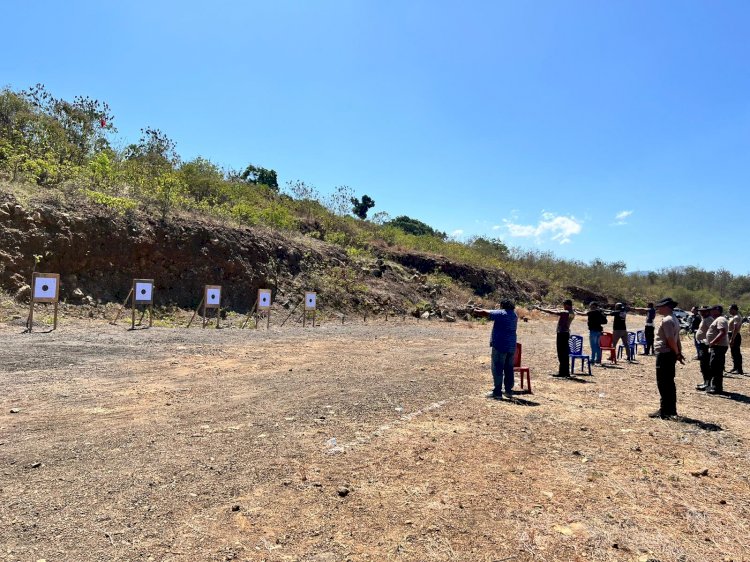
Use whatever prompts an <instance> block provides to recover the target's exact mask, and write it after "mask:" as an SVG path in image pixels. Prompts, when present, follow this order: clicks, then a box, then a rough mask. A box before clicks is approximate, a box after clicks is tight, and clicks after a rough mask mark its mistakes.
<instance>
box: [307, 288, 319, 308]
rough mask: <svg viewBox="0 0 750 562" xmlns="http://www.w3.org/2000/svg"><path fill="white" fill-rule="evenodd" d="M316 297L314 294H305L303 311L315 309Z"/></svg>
mask: <svg viewBox="0 0 750 562" xmlns="http://www.w3.org/2000/svg"><path fill="white" fill-rule="evenodd" d="M317 300H318V295H317V294H315V293H310V292H308V293H305V310H315V308H316V307H317Z"/></svg>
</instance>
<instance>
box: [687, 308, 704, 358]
mask: <svg viewBox="0 0 750 562" xmlns="http://www.w3.org/2000/svg"><path fill="white" fill-rule="evenodd" d="M702 321H703V317H702V316H701V314H700V312H699V311H698V307H697V306H694V307H693V308H691V309H690V333H691V334H692V335H693V343H694V344H695V358H696V359H700V356H699V349H698V340H697V339H695V333H696V332H697V331H698V328H700V326H701V322H702Z"/></svg>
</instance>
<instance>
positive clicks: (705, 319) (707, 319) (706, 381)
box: [695, 306, 714, 390]
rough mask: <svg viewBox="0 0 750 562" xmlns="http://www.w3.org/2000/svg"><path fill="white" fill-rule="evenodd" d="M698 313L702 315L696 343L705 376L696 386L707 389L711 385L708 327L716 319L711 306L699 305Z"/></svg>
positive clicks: (696, 334)
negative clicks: (712, 314) (707, 339)
mask: <svg viewBox="0 0 750 562" xmlns="http://www.w3.org/2000/svg"><path fill="white" fill-rule="evenodd" d="M698 314H699V315H700V317H701V323H700V325H699V326H698V329H697V330H696V331H695V345H696V346H697V347H698V361H699V362H700V367H701V375H702V376H703V382H702V383H701V384H699V385H697V386H696V387H695V389H696V390H706V389H707V388H708V387H709V386H711V367H710V364H709V361H710V359H711V355H710V354H709V352H708V342H707V341H706V334H707V333H708V328H709V327H710V326H711V324H712V323H713V321H714V319H713V316H711V307H710V306H699V307H698Z"/></svg>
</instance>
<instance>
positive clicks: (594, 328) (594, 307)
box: [586, 302, 607, 366]
mask: <svg viewBox="0 0 750 562" xmlns="http://www.w3.org/2000/svg"><path fill="white" fill-rule="evenodd" d="M586 317H587V319H588V326H589V344H591V362H592V363H593V364H594V365H599V366H601V364H602V348H601V346H600V345H599V340H601V337H602V331H603V330H604V324H606V323H607V317H606V316H605V315H604V313H603V312H602V311H601V310H600V309H599V303H598V302H592V303H590V304H589V311H588V312H587V313H586Z"/></svg>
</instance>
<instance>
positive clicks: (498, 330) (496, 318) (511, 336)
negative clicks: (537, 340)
mask: <svg viewBox="0 0 750 562" xmlns="http://www.w3.org/2000/svg"><path fill="white" fill-rule="evenodd" d="M515 308H516V305H515V304H514V303H513V301H511V300H508V299H503V300H502V301H501V302H500V308H498V309H495V310H486V309H475V310H474V315H475V316H479V317H484V318H489V319H490V320H492V321H493V324H492V335H491V336H490V348H491V349H492V356H491V360H492V363H491V369H492V381H493V383H494V387H493V389H492V394H491V397H492V398H494V399H496V400H502V399H503V383H505V396H506V397H508V398H512V396H513V378H514V373H513V358H514V356H515V354H516V330H517V328H518V315H517V314H516V312H515Z"/></svg>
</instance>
